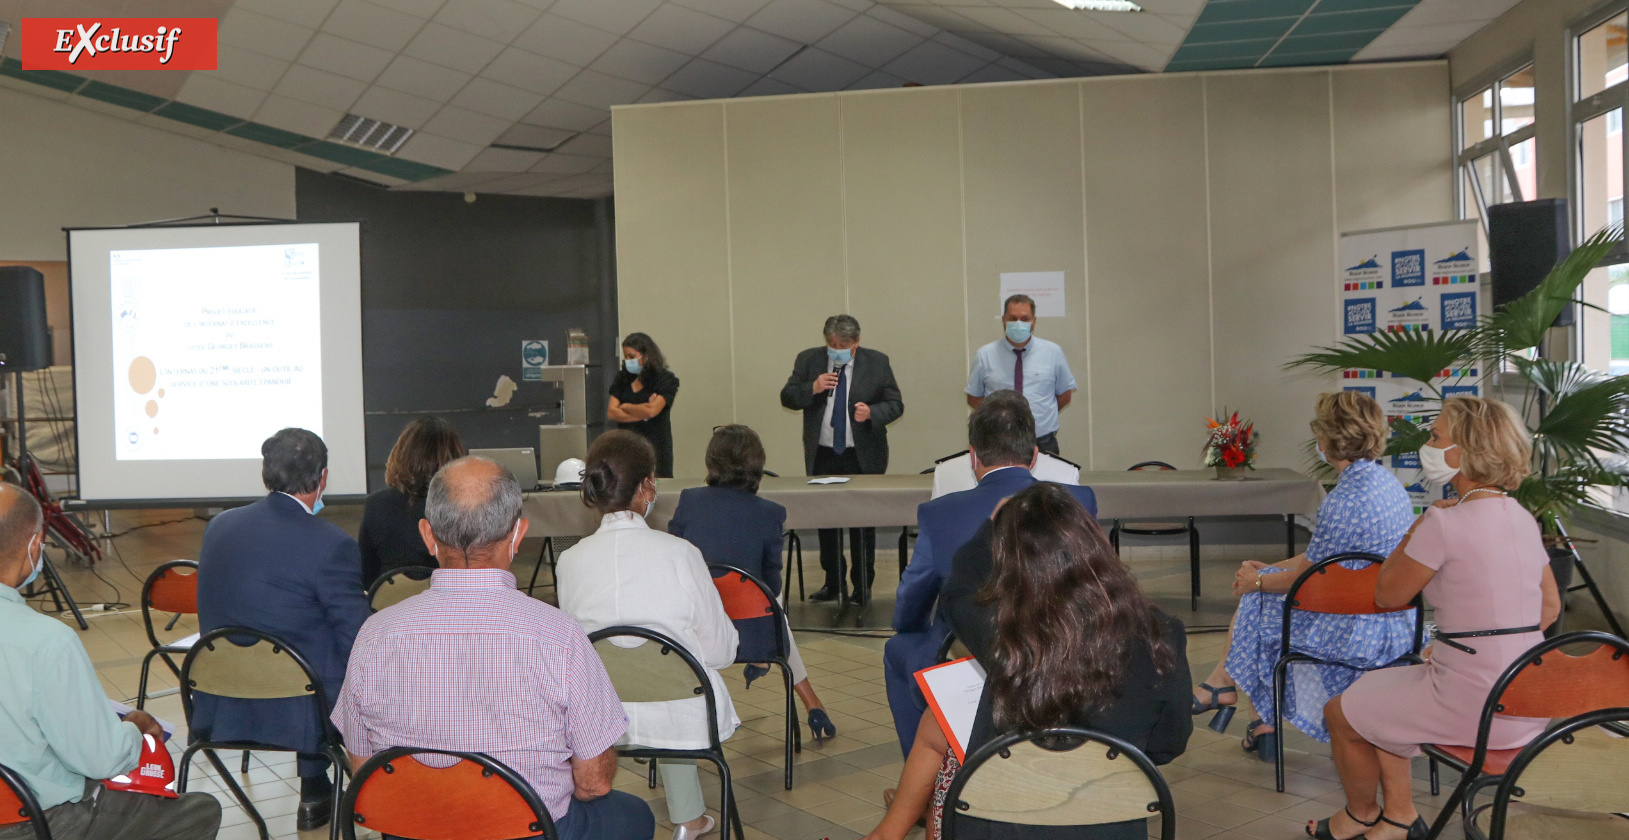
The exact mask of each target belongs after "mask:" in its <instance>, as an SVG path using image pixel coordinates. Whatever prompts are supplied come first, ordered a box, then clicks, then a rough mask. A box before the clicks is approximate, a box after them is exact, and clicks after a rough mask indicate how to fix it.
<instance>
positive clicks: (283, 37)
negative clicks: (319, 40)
mask: <svg viewBox="0 0 1629 840" xmlns="http://www.w3.org/2000/svg"><path fill="white" fill-rule="evenodd" d="M312 32H313V30H312V29H311V28H310V27H305V26H300V25H298V24H294V23H289V22H287V21H282V20H277V19H276V18H269V17H266V16H265V15H262V14H257V13H255V12H251V11H248V10H246V9H233V10H232V11H230V12H227V13H226V17H224V18H222V19H221V21H220V24H219V26H218V28H217V30H216V38H217V40H218V41H219V43H221V44H231V45H232V46H235V47H242V48H244V49H246V50H252V51H254V52H257V53H260V54H261V55H269V56H271V57H272V58H280V59H282V60H284V61H293V60H294V57H295V56H297V55H299V54H300V51H301V50H303V49H305V44H306V42H307V41H309V40H311V35H312Z"/></svg>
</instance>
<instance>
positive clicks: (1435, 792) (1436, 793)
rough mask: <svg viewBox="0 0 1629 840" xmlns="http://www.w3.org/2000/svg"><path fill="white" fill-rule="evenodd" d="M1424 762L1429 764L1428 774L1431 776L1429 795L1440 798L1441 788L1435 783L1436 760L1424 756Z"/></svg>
mask: <svg viewBox="0 0 1629 840" xmlns="http://www.w3.org/2000/svg"><path fill="white" fill-rule="evenodd" d="M1426 760H1427V761H1429V762H1430V765H1429V766H1430V770H1429V771H1428V772H1429V773H1430V776H1431V795H1432V796H1441V795H1442V786H1441V784H1440V783H1439V782H1438V781H1437V760H1436V759H1435V758H1431V757H1430V756H1426Z"/></svg>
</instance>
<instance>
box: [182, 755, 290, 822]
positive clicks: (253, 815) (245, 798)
mask: <svg viewBox="0 0 1629 840" xmlns="http://www.w3.org/2000/svg"><path fill="white" fill-rule="evenodd" d="M202 752H203V754H204V757H205V758H207V759H209V763H210V764H212V765H214V767H215V772H216V773H218V774H220V777H221V782H222V783H223V784H225V785H226V787H227V789H228V790H230V791H232V795H233V796H234V797H237V800H238V803H239V804H241V805H242V806H243V810H244V811H246V812H247V813H248V814H249V819H251V820H254V823H255V829H256V830H258V831H259V832H260V840H271V833H270V832H268V831H266V820H265V819H264V818H263V817H261V816H260V812H259V811H257V810H255V806H254V803H253V802H250V801H249V795H248V794H246V793H244V792H243V788H242V787H240V786H238V780H237V779H234V778H232V771H230V770H228V769H226V764H225V763H223V762H222V761H221V757H220V756H219V755H216V754H215V751H214V750H203V751H202ZM191 754H192V750H188V751H187V752H186V753H183V754H182V760H183V766H185V764H186V763H188V762H189V761H190V759H191V758H192V755H191ZM244 755H248V753H244ZM182 772H183V773H184V772H185V771H184V770H183V771H182ZM181 778H184V777H181ZM176 789H177V790H180V791H182V792H185V787H184V786H183V782H182V781H180V780H178V781H177V782H176Z"/></svg>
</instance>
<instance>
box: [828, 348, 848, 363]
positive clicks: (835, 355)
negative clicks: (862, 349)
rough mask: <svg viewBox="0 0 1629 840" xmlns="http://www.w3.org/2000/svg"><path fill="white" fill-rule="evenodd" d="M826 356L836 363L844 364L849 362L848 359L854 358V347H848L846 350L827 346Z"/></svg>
mask: <svg viewBox="0 0 1629 840" xmlns="http://www.w3.org/2000/svg"><path fill="white" fill-rule="evenodd" d="M826 358H828V359H831V360H832V361H833V362H836V363H837V364H840V365H846V364H848V363H849V360H850V359H852V358H854V348H852V347H850V348H848V349H847V350H833V349H831V348H830V347H827V348H826Z"/></svg>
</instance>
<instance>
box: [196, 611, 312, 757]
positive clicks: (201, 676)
mask: <svg viewBox="0 0 1629 840" xmlns="http://www.w3.org/2000/svg"><path fill="white" fill-rule="evenodd" d="M239 641H242V642H246V644H241V645H240V644H238V642H239ZM194 691H202V692H204V693H205V694H213V695H215V696H216V697H233V698H238V699H244V700H270V699H276V698H281V697H313V698H316V701H317V702H315V703H313V704H312V708H313V713H314V714H315V715H316V719H317V731H319V732H327V731H329V730H330V728H331V726H332V725H331V724H330V723H329V722H328V719H327V717H326V716H325V715H324V714H323V710H324V709H326V708H328V703H327V694H326V693H325V692H324V691H323V685H322V679H321V678H320V677H318V676H317V674H316V672H315V671H313V670H312V669H311V665H310V663H308V662H307V661H306V659H305V657H303V656H301V655H300V652H299V651H297V650H294V649H293V648H291V647H289V645H288V644H287V643H285V642H284V641H282V640H281V639H278V638H277V637H276V636H273V635H271V634H270V633H262V632H260V631H258V630H251V629H249V628H247V627H222V628H220V629H218V630H211V631H210V632H208V633H205V634H204V635H203V636H202V637H200V638H199V639H198V641H197V643H195V644H194V645H193V646H192V650H190V651H188V652H187V658H186V659H184V660H182V662H181V707H182V709H183V710H184V711H185V712H186V716H187V719H188V720H189V721H190V720H191V719H192V693H193V692H194Z"/></svg>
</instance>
